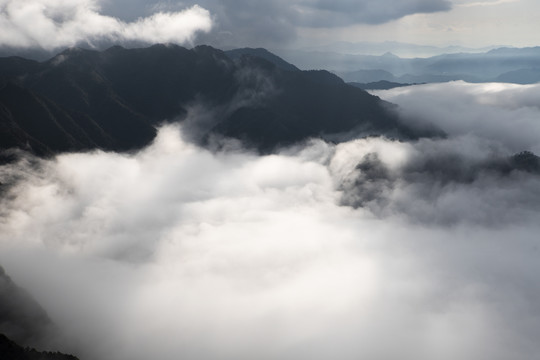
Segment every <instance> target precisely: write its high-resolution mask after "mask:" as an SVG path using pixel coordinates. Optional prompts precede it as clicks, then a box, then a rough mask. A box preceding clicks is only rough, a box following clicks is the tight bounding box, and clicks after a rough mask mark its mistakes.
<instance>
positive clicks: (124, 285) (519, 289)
mask: <svg viewBox="0 0 540 360" xmlns="http://www.w3.org/2000/svg"><path fill="white" fill-rule="evenodd" d="M377 95H378V96H380V97H382V98H384V99H386V100H389V101H391V102H394V103H397V104H399V106H400V109H401V110H400V111H401V112H402V114H403V115H404V117H405V119H406V121H411V122H415V123H417V124H420V125H422V124H435V125H436V126H438V127H440V128H441V129H443V130H444V131H445V132H446V133H447V134H448V137H447V138H444V139H424V140H419V141H415V142H410V143H405V142H397V141H393V140H389V139H385V138H368V139H360V140H354V141H350V142H347V143H342V144H339V145H334V144H329V143H325V142H323V141H321V140H313V141H310V142H308V143H306V144H304V145H301V146H300V145H299V146H297V147H295V148H290V149H286V150H283V151H282V152H281V153H279V154H277V155H270V156H258V155H255V154H252V153H248V152H245V151H240V150H231V151H227V152H218V153H215V152H210V151H208V150H205V149H202V148H199V147H197V146H195V145H192V144H189V143H188V142H186V141H184V140H183V138H182V129H181V128H180V127H176V126H165V127H163V128H161V130H160V132H159V136H158V137H157V139H156V140H155V142H154V144H152V145H151V146H149V147H148V148H146V149H144V150H142V151H140V152H138V153H136V154H132V155H127V154H114V153H104V152H92V153H85V154H66V155H61V156H58V157H57V158H56V159H54V160H35V159H33V160H32V159H25V160H21V161H20V162H19V163H16V164H12V165H7V166H4V167H2V168H0V176H1V179H0V182H2V183H4V184H7V183H10V184H13V185H12V186H11V187H9V188H7V190H6V192H5V193H4V194H3V196H2V198H1V207H0V214H1V217H0V250H1V251H0V264H1V265H2V266H3V267H4V268H5V270H6V272H7V273H8V274H10V276H11V277H12V278H13V280H14V281H15V282H17V283H18V284H19V285H20V286H22V287H24V288H26V289H27V290H28V292H29V293H31V294H32V295H33V296H34V297H35V299H36V300H37V301H38V302H39V303H40V304H41V305H42V306H43V307H44V308H45V309H46V310H47V311H48V313H49V315H50V317H51V318H52V319H53V320H54V321H55V323H56V324H57V325H58V327H59V328H60V329H61V331H62V333H63V338H62V339H61V340H60V342H61V343H62V344H63V345H62V349H61V350H63V351H67V352H73V353H75V354H76V355H78V356H79V357H80V358H81V360H94V359H95V360H98V359H111V360H128V359H129V360H146V359H157V360H169V359H193V360H195V359H196V360H201V359H209V360H210V359H231V360H232V359H234V360H238V359H246V360H247V359H282V360H283V359H291V360H292V359H294V360H299V359H310V360H313V359H315V360H317V359H330V358H334V359H339V360H347V359H351V360H352V359H355V360H356V359H400V360H413V359H414V360H432V359H437V360H445V359H448V360H455V359H475V360H496V359H500V360H507V359H515V360H519V359H523V360H525V359H531V358H534V357H535V356H537V354H538V353H539V352H540V345H539V344H538V341H537V337H538V334H539V333H540V305H539V304H540V283H539V281H538V274H540V261H538V258H539V256H540V249H539V244H540V240H539V237H538V234H539V233H540V215H539V214H540V212H539V210H540V175H536V174H532V173H528V172H525V171H511V172H501V171H498V170H497V169H498V168H497V167H494V166H492V165H490V164H493V163H494V162H495V163H496V162H497V161H503V160H501V159H507V158H508V157H509V156H511V155H513V154H514V153H516V152H519V151H522V150H527V151H533V152H536V153H537V154H540V105H539V104H540V102H538V99H540V85H531V86H519V85H503V84H466V83H462V82H456V83H448V84H435V85H421V86H414V87H407V88H399V89H394V90H389V91H380V92H377Z"/></svg>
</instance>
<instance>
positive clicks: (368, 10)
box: [0, 0, 540, 49]
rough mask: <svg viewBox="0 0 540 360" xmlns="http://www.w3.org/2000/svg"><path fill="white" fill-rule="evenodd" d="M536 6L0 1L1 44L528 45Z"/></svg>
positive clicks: (409, 0) (518, 2)
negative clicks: (343, 43) (111, 42)
mask: <svg viewBox="0 0 540 360" xmlns="http://www.w3.org/2000/svg"><path fill="white" fill-rule="evenodd" d="M194 5H198V6H197V7H193V6H194ZM539 10H540V3H538V2H537V1H535V0H480V1H465V0H361V1H353V0H340V1H330V0H293V1H288V0H272V1H248V0H228V1H218V0H200V1H196V2H194V1H174V0H163V1H156V0H146V1H145V0H63V1H60V0H0V25H1V27H2V29H3V31H2V34H0V44H2V45H4V46H11V47H35V46H41V47H44V48H49V49H50V48H55V47H62V46H69V45H74V44H76V43H78V42H83V41H86V42H90V43H99V42H100V41H104V40H106V41H113V42H114V41H120V42H122V41H133V40H141V41H144V42H148V43H151V42H177V43H186V44H191V43H193V42H194V41H195V42H205V43H210V44H213V45H217V46H265V47H271V48H272V47H274V48H279V47H296V46H301V45H314V44H324V43H330V42H334V41H350V42H355V41H402V42H410V43H418V44H430V45H439V46H444V45H466V46H474V47H481V46H488V45H494V44H505V45H514V46H531V45H536V44H537V41H536V38H535V37H536V34H537V33H538V31H539V30H540V25H539V23H538V21H537V19H536V15H537V14H538V13H539ZM156 14H159V15H156Z"/></svg>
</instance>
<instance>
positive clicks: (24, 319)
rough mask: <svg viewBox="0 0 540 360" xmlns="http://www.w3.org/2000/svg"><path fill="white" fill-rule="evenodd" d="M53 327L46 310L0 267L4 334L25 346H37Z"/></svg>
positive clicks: (0, 318) (0, 323)
mask: <svg viewBox="0 0 540 360" xmlns="http://www.w3.org/2000/svg"><path fill="white" fill-rule="evenodd" d="M53 329H54V327H53V324H52V322H51V320H50V319H49V317H48V315H47V313H46V312H45V310H43V308H42V307H41V306H40V305H39V304H38V303H37V302H36V301H35V300H34V299H33V298H32V297H31V296H30V295H29V294H28V293H27V292H26V291H25V290H24V289H22V288H20V287H18V286H17V285H16V284H15V283H14V282H13V281H12V280H11V278H10V277H9V276H8V275H7V274H6V273H5V271H4V269H3V268H2V267H0V334H5V335H7V336H8V337H9V338H11V339H13V340H14V341H16V342H17V343H20V344H23V345H25V346H29V345H31V346H36V345H39V344H40V343H41V342H42V341H44V340H45V339H46V338H47V336H48V335H49V334H50V333H51V331H53Z"/></svg>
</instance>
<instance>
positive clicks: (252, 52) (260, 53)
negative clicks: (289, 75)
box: [225, 48, 300, 71]
mask: <svg viewBox="0 0 540 360" xmlns="http://www.w3.org/2000/svg"><path fill="white" fill-rule="evenodd" d="M225 54H227V56H229V57H230V58H231V59H238V58H240V57H242V56H244V55H248V56H254V57H258V58H261V59H265V60H267V61H269V62H271V63H272V64H274V65H275V66H276V67H278V68H279V69H281V70H287V71H299V70H300V69H298V68H297V67H296V66H294V65H293V64H291V63H288V62H286V61H285V60H283V59H282V58H280V57H279V56H277V55H275V54H272V53H271V52H270V51H268V50H266V49H263V48H257V49H253V48H241V49H233V50H228V51H225Z"/></svg>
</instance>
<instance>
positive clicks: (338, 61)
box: [281, 47, 540, 84]
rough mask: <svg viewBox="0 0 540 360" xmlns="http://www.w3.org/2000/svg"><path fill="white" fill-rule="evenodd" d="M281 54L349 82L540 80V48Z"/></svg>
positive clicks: (292, 52) (304, 66)
mask: <svg viewBox="0 0 540 360" xmlns="http://www.w3.org/2000/svg"><path fill="white" fill-rule="evenodd" d="M281 55H282V56H283V57H284V58H285V59H287V60H289V61H292V62H294V63H295V64H297V65H298V66H299V67H300V68H302V69H317V68H321V66H323V67H324V68H325V69H330V70H332V71H333V72H334V73H336V74H337V75H339V76H340V77H342V78H343V79H344V80H345V81H348V82H360V83H367V82H376V81H379V80H386V81H394V82H400V83H411V82H416V83H421V82H441V81H453V80H464V81H469V82H490V81H504V82H515V83H522V84H525V83H526V84H532V83H535V82H537V81H538V80H539V78H538V64H539V63H540V47H530V48H498V49H493V50H490V51H487V52H482V53H465V52H461V53H451V54H442V55H437V56H432V57H427V58H401V57H398V56H396V55H394V54H390V53H386V54H383V55H380V56H375V55H356V54H343V53H336V52H325V51H300V50H294V51H291V50H289V51H284V52H282V53H281Z"/></svg>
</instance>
